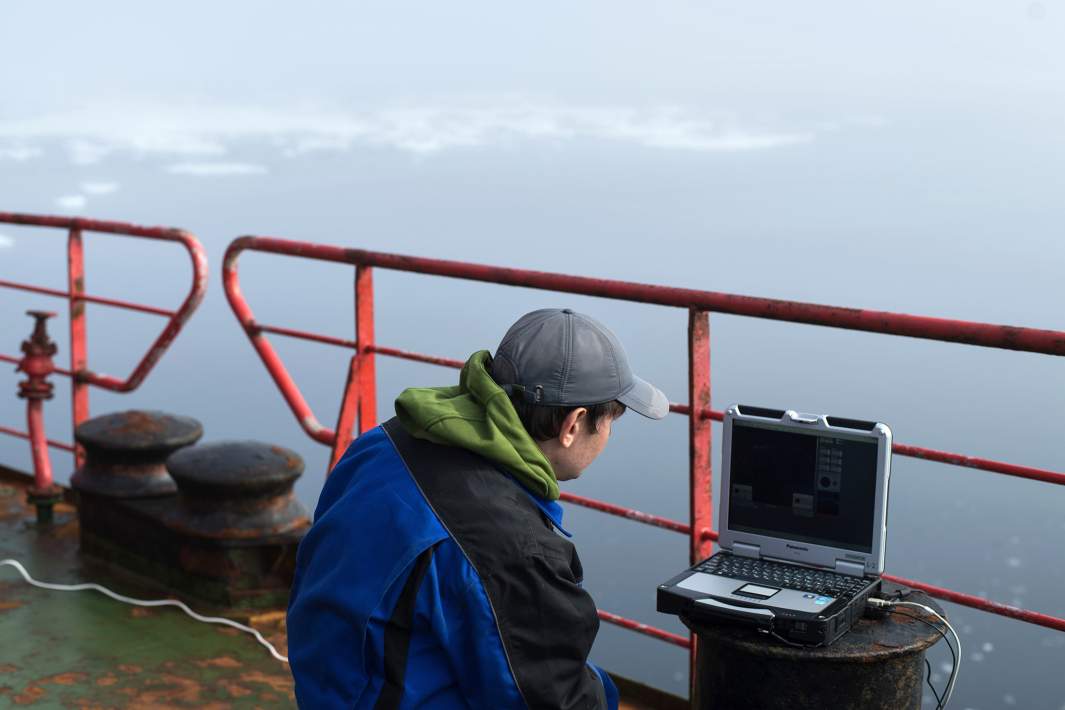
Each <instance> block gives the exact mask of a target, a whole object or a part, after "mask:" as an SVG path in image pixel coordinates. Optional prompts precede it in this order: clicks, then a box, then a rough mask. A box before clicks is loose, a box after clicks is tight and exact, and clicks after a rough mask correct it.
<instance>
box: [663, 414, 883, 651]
mask: <svg viewBox="0 0 1065 710" xmlns="http://www.w3.org/2000/svg"><path fill="white" fill-rule="evenodd" d="M890 468H891V430H890V429H889V428H888V427H887V426H886V425H884V424H879V423H876V422H865V421H859V420H855V419H843V418H840V417H831V416H819V415H809V414H801V413H798V412H795V411H791V410H788V411H783V410H777V409H765V408H762V407H750V406H746V405H736V406H732V407H730V408H729V409H728V412H727V413H726V414H725V421H724V445H723V453H722V465H721V472H722V473H721V475H722V479H721V496H720V500H719V508H718V521H719V524H718V528H719V530H720V531H721V532H720V537H719V539H718V543H719V545H720V546H721V551H720V552H718V553H717V554H716V555H714V556H713V557H711V558H710V559H707V560H704V561H702V562H700V563H699V564H697V565H695V566H694V567H691V568H690V569H688V570H687V571H685V572H683V573H681V574H679V575H677V576H676V577H674V578H673V579H671V580H669V581H668V582H666V583H665V584H663V585H661V586H660V587H659V588H658V610H659V611H661V612H665V613H668V614H683V615H685V616H687V617H689V618H693V619H697V620H698V619H705V620H718V621H729V622H738V623H744V624H750V625H754V626H757V627H758V628H760V629H762V630H764V631H766V632H769V633H772V634H775V635H777V636H780V637H782V638H783V639H785V640H787V641H791V642H794V643H801V644H808V645H828V644H830V643H832V642H833V641H835V640H836V639H838V638H839V637H840V636H842V635H843V634H844V633H845V632H846V631H847V629H849V628H850V627H851V625H852V624H853V623H854V622H855V621H856V620H857V619H858V618H860V617H861V615H862V612H863V610H864V607H865V600H866V598H867V597H868V596H869V595H870V594H872V593H873V592H875V591H877V590H878V589H879V586H880V574H881V573H882V572H883V571H884V542H885V538H886V532H887V498H888V477H889V473H890Z"/></svg>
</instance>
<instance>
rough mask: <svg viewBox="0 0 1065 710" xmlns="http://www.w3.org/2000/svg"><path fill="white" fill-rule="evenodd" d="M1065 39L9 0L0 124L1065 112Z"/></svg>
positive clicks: (642, 14) (798, 121)
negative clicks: (986, 109)
mask: <svg viewBox="0 0 1065 710" xmlns="http://www.w3.org/2000/svg"><path fill="white" fill-rule="evenodd" d="M1062 37H1065V5H1063V4H1062V3H1061V2H1055V1H1049V2H1029V1H1028V0H1011V1H1005V2H1004V1H992V2H987V1H983V2H964V1H960V0H959V1H956V2H914V1H910V2H893V3H874V2H855V3H842V2H804V3H789V2H773V3H768V2H752V3H734V2H730V3H725V2H688V3H677V2H674V3H646V2H644V3H635V2H588V3H561V2H543V3H536V4H535V5H525V6H520V5H519V6H514V5H500V4H499V3H490V2H476V3H464V2H457V3H429V2H423V3H414V2H388V3H384V2H380V3H325V2H303V3H299V4H298V6H297V5H293V4H292V3H277V2H274V3H269V2H250V1H249V2H226V3H213V2H212V3H208V2H187V3H180V4H164V5H158V4H149V5H146V4H144V3H136V2H114V1H111V2H94V3H66V4H63V5H62V6H61V9H59V8H57V6H56V5H54V4H50V3H28V2H21V3H14V2H7V3H4V7H3V14H2V17H0V77H2V84H3V88H4V90H3V98H2V99H0V119H3V120H4V121H8V122H9V121H17V120H19V119H35V118H39V117H41V116H44V115H53V114H54V113H55V112H64V111H68V110H70V109H74V108H78V109H82V110H93V109H94V107H96V110H106V109H101V108H100V107H101V106H102V107H108V106H111V105H114V104H117V105H121V106H124V107H127V111H128V107H129V106H131V105H136V106H139V107H141V108H140V110H141V111H147V110H148V107H154V108H155V109H156V121H157V122H160V121H161V118H160V117H159V114H160V111H159V110H158V109H159V106H160V105H162V106H165V107H172V108H181V107H185V108H187V107H189V106H199V105H201V104H202V102H204V101H208V100H209V101H210V102H211V103H212V104H213V105H215V106H219V105H221V106H225V107H230V108H235V107H243V108H248V107H254V108H257V109H259V110H278V111H285V112H291V111H293V110H294V109H301V110H304V111H308V112H309V111H318V110H321V111H333V112H342V111H347V112H350V111H360V110H361V111H367V110H379V109H384V108H389V107H393V108H394V107H407V108H411V107H424V106H439V105H449V106H454V105H456V104H458V105H468V104H475V105H479V106H485V105H495V104H497V103H498V102H501V101H504V100H505V99H506V98H507V97H509V99H510V100H511V101H513V100H514V97H521V98H522V99H523V100H525V101H531V102H533V103H537V104H549V105H563V106H576V107H586V108H587V107H603V106H611V107H618V106H624V107H631V108H638V109H648V108H654V107H667V106H668V107H681V108H683V109H685V110H689V111H700V112H710V113H712V114H713V115H715V116H718V117H731V118H733V119H734V120H735V122H737V123H751V124H774V126H775V127H776V128H778V129H787V128H788V127H789V126H790V128H791V129H792V130H796V131H802V130H804V129H809V128H810V127H811V125H812V124H815V123H817V122H819V121H821V122H823V121H825V120H841V119H843V120H845V119H861V118H877V117H885V116H888V117H890V115H891V114H893V113H896V112H900V111H908V110H913V109H914V108H915V107H918V106H921V107H924V108H927V103H928V102H932V103H933V104H943V103H953V102H965V103H971V104H974V105H983V106H989V105H994V106H1003V105H1008V106H1009V108H1010V110H1013V111H1018V112H1021V113H1025V114H1043V115H1048V114H1056V115H1058V116H1060V114H1061V113H1062V109H1063V96H1065V82H1063V81H1062V80H1061V78H1062V76H1063V69H1065V42H1063V41H1062ZM112 116H113V118H115V119H116V120H120V121H128V120H133V119H134V118H135V117H133V116H130V115H128V114H127V115H118V114H112ZM177 120H184V119H177ZM281 125H283V119H279V126H281ZM170 127H171V128H173V125H171V126H170ZM5 132H6V134H7V138H9V139H10V138H13V137H14V138H17V137H19V135H18V133H19V131H18V130H13V129H12V128H11V127H10V126H8V127H7V130H6V131H5ZM13 134H14V135H13Z"/></svg>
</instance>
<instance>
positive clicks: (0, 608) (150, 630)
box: [0, 469, 685, 710]
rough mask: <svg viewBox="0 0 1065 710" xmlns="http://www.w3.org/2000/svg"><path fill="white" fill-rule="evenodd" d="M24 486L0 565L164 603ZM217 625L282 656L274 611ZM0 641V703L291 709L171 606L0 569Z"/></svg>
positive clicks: (658, 703) (645, 699)
mask: <svg viewBox="0 0 1065 710" xmlns="http://www.w3.org/2000/svg"><path fill="white" fill-rule="evenodd" d="M29 480H30V479H29V478H28V477H26V476H25V475H23V474H20V473H18V472H14V471H11V470H10V469H0V559H6V558H11V559H15V560H18V561H19V562H21V563H22V564H23V566H25V567H26V569H27V571H28V572H29V573H30V574H31V575H32V576H33V577H34V578H35V579H38V580H40V581H45V582H57V583H61V584H77V583H82V582H96V583H99V584H102V585H104V586H106V587H108V588H110V589H112V590H114V591H116V592H118V593H119V594H124V595H127V596H131V597H135V598H144V599H157V598H160V597H161V596H165V595H162V594H160V590H159V589H154V590H153V589H146V588H145V587H144V586H143V585H141V584H139V583H137V582H134V581H133V580H131V579H127V578H124V577H122V576H120V575H118V574H116V572H115V571H114V570H112V569H110V568H109V567H107V566H106V565H101V564H99V563H94V562H93V561H92V560H91V559H88V558H85V557H83V556H82V555H80V554H79V553H78V523H77V515H76V510H75V508H74V506H73V505H71V504H70V503H68V502H65V503H60V504H59V505H58V506H57V507H56V518H57V522H56V524H55V525H53V526H52V527H51V528H48V529H41V528H38V527H37V525H36V523H35V521H34V515H35V513H34V510H33V508H32V507H31V506H29V505H27V503H26V488H27V485H28V483H29ZM190 606H193V608H194V609H195V608H196V607H195V606H194V605H192V604H190ZM197 611H200V612H201V613H215V611H216V610H201V609H197ZM228 616H230V617H231V618H234V619H236V620H238V621H241V622H243V623H247V624H249V625H251V626H253V627H254V628H256V629H258V630H259V632H260V633H262V634H263V636H265V637H266V638H267V639H268V640H269V641H270V642H271V643H272V644H274V646H275V647H276V648H277V649H278V651H279V652H280V653H282V654H285V653H286V652H287V639H286V634H285V625H284V624H285V618H284V612H283V611H281V610H279V611H273V612H267V613H263V614H259V615H256V616H251V617H248V616H246V615H245V616H243V617H240V616H234V615H232V614H228ZM0 639H2V642H0V705H5V706H36V707H48V708H64V707H68V708H121V707H138V708H184V707H197V708H202V709H203V710H222V709H223V708H233V709H235V710H236V709H240V708H276V707H295V696H294V694H293V683H292V676H291V675H290V674H289V672H288V667H287V666H286V665H285V664H283V663H281V662H279V661H277V660H275V659H274V658H273V657H271V656H270V654H269V653H268V652H267V651H266V649H265V648H263V647H262V646H260V645H259V644H258V643H257V642H256V641H255V639H253V638H251V636H249V635H248V634H244V633H242V632H240V631H237V630H236V629H232V628H229V627H225V626H218V625H212V624H205V623H200V622H197V621H195V620H194V619H192V618H190V617H188V616H186V615H185V614H184V613H183V612H181V611H180V610H178V609H176V608H173V607H169V608H168V607H163V608H145V607H136V606H130V605H127V604H123V603H120V602H117V601H114V600H112V599H110V598H108V597H105V596H104V595H102V594H100V593H98V592H95V591H80V592H64V591H50V590H45V589H39V588H37V587H33V586H30V585H29V584H27V583H26V582H25V581H23V579H22V577H21V576H20V575H19V574H18V572H17V571H16V570H15V569H13V568H12V567H10V566H6V565H5V566H3V567H0ZM619 686H620V687H621V689H622V692H623V695H624V696H625V697H624V698H623V701H622V705H621V707H622V708H623V709H624V710H644V709H647V708H679V707H685V704H684V702H683V701H682V700H681V699H680V698H676V697H674V696H667V695H665V694H662V693H659V692H658V691H654V690H653V689H650V688H646V687H644V686H641V685H638V684H636V683H633V682H631V681H626V680H625V679H619Z"/></svg>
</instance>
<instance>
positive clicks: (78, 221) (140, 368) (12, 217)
mask: <svg viewBox="0 0 1065 710" xmlns="http://www.w3.org/2000/svg"><path fill="white" fill-rule="evenodd" d="M0 223H6V224H17V225H26V226H33V227H54V228H58V229H65V230H67V289H66V290H65V291H63V290H59V289H53V288H45V287H43V286H36V285H33V284H27V283H20V282H15V281H6V280H0V287H2V288H9V289H15V290H19V291H26V292H29V293H37V294H41V295H45V296H52V297H56V298H65V299H66V300H67V301H68V302H69V312H70V369H64V368H56V369H55V372H56V373H58V374H60V375H63V376H65V377H69V378H71V380H72V387H71V419H72V421H73V425H74V426H75V427H77V425H78V424H80V423H81V422H83V421H84V420H85V419H87V418H88V416H89V387H90V386H96V387H100V388H103V389H107V390H111V391H114V392H131V391H132V390H135V389H136V388H137V387H138V386H140V384H141V382H143V381H144V378H145V377H147V376H148V373H149V372H151V370H152V368H153V367H154V366H155V363H156V362H158V361H159V358H160V357H162V355H163V353H164V352H166V349H167V348H168V347H169V346H170V343H172V342H173V341H174V338H176V337H177V335H178V333H179V332H181V328H182V326H184V324H185V322H186V321H188V319H189V318H190V317H191V316H192V314H193V312H194V311H195V310H196V307H197V306H199V305H200V302H201V301H202V300H203V295H204V292H205V291H206V289H207V257H206V255H205V254H204V251H203V247H202V246H201V245H200V242H199V241H198V240H197V239H196V237H194V236H193V235H191V234H189V233H188V232H185V231H183V230H180V229H173V228H170V227H142V226H139V225H135V224H127V223H125V222H106V221H101V220H95V219H83V218H80V217H49V216H44V215H29V214H16V213H12V212H0ZM85 232H100V233H105V234H116V235H119V236H126V237H140V238H144V239H155V240H160V241H167V242H176V243H178V244H180V245H182V246H183V247H184V248H185V250H186V251H187V252H188V254H189V258H190V259H191V261H192V285H191V286H190V288H189V292H188V295H187V296H186V297H185V300H184V301H183V302H182V303H181V305H180V306H179V307H178V309H177V310H167V309H163V308H157V307H155V306H148V305H144V304H140V303H133V302H130V301H121V300H118V299H115V298H104V297H102V296H93V295H90V294H87V293H86V292H85V260H84V246H83V243H82V236H83V234H84V233H85ZM142 268H143V267H142ZM86 303H98V304H100V305H104V306H113V307H116V308H124V309H127V310H132V311H138V312H140V313H151V314H153V315H159V316H163V317H165V318H167V323H166V325H165V326H164V327H163V330H162V332H161V333H160V334H159V336H158V337H157V338H156V339H155V341H154V342H153V343H152V344H151V346H150V347H149V348H148V351H147V352H146V353H145V354H144V356H143V357H141V359H140V361H139V362H138V363H137V365H136V366H135V367H134V368H133V371H132V372H131V373H130V374H129V376H127V377H126V378H125V379H120V378H117V377H112V376H111V375H105V374H103V373H99V372H94V371H93V370H90V369H89V364H88V351H87V340H86V322H85V304H86ZM27 330H28V328H27ZM20 360H21V358H19V357H18V356H15V355H7V354H4V353H0V362H9V363H15V364H18V363H19V361H20ZM0 432H2V433H4V434H9V435H11V436H17V437H20V438H23V439H28V438H30V435H29V433H28V432H24V431H20V430H17V429H13V428H11V427H6V426H0ZM47 443H48V445H49V446H52V447H54V448H57V449H62V450H64V451H71V452H75V455H76V456H77V457H78V464H79V465H80V464H81V460H80V453H79V452H76V451H75V447H74V445H73V444H71V443H66V442H60V441H52V440H48V442H47Z"/></svg>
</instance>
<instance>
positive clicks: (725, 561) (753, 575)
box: [694, 554, 867, 599]
mask: <svg viewBox="0 0 1065 710" xmlns="http://www.w3.org/2000/svg"><path fill="white" fill-rule="evenodd" d="M694 569H695V571H697V572H706V573H707V574H716V575H721V576H722V577H733V578H735V579H741V580H744V581H747V582H755V583H760V584H768V585H770V586H774V587H786V588H788V589H797V590H799V591H800V592H811V593H813V594H820V595H824V596H826V597H835V598H837V599H850V598H851V597H853V596H854V595H855V594H857V593H858V592H859V591H861V589H862V588H863V587H864V586H865V584H866V582H867V580H866V579H865V578H864V577H851V576H849V575H845V574H837V573H836V572H828V571H824V570H817V569H810V568H809V567H800V566H798V565H788V564H782V563H780V562H771V561H769V560H758V559H754V558H752V557H740V556H738V555H729V554H726V555H722V554H717V555H714V556H713V557H711V558H710V559H708V560H706V561H705V562H702V563H701V564H699V565H696V567H695V568H694Z"/></svg>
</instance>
